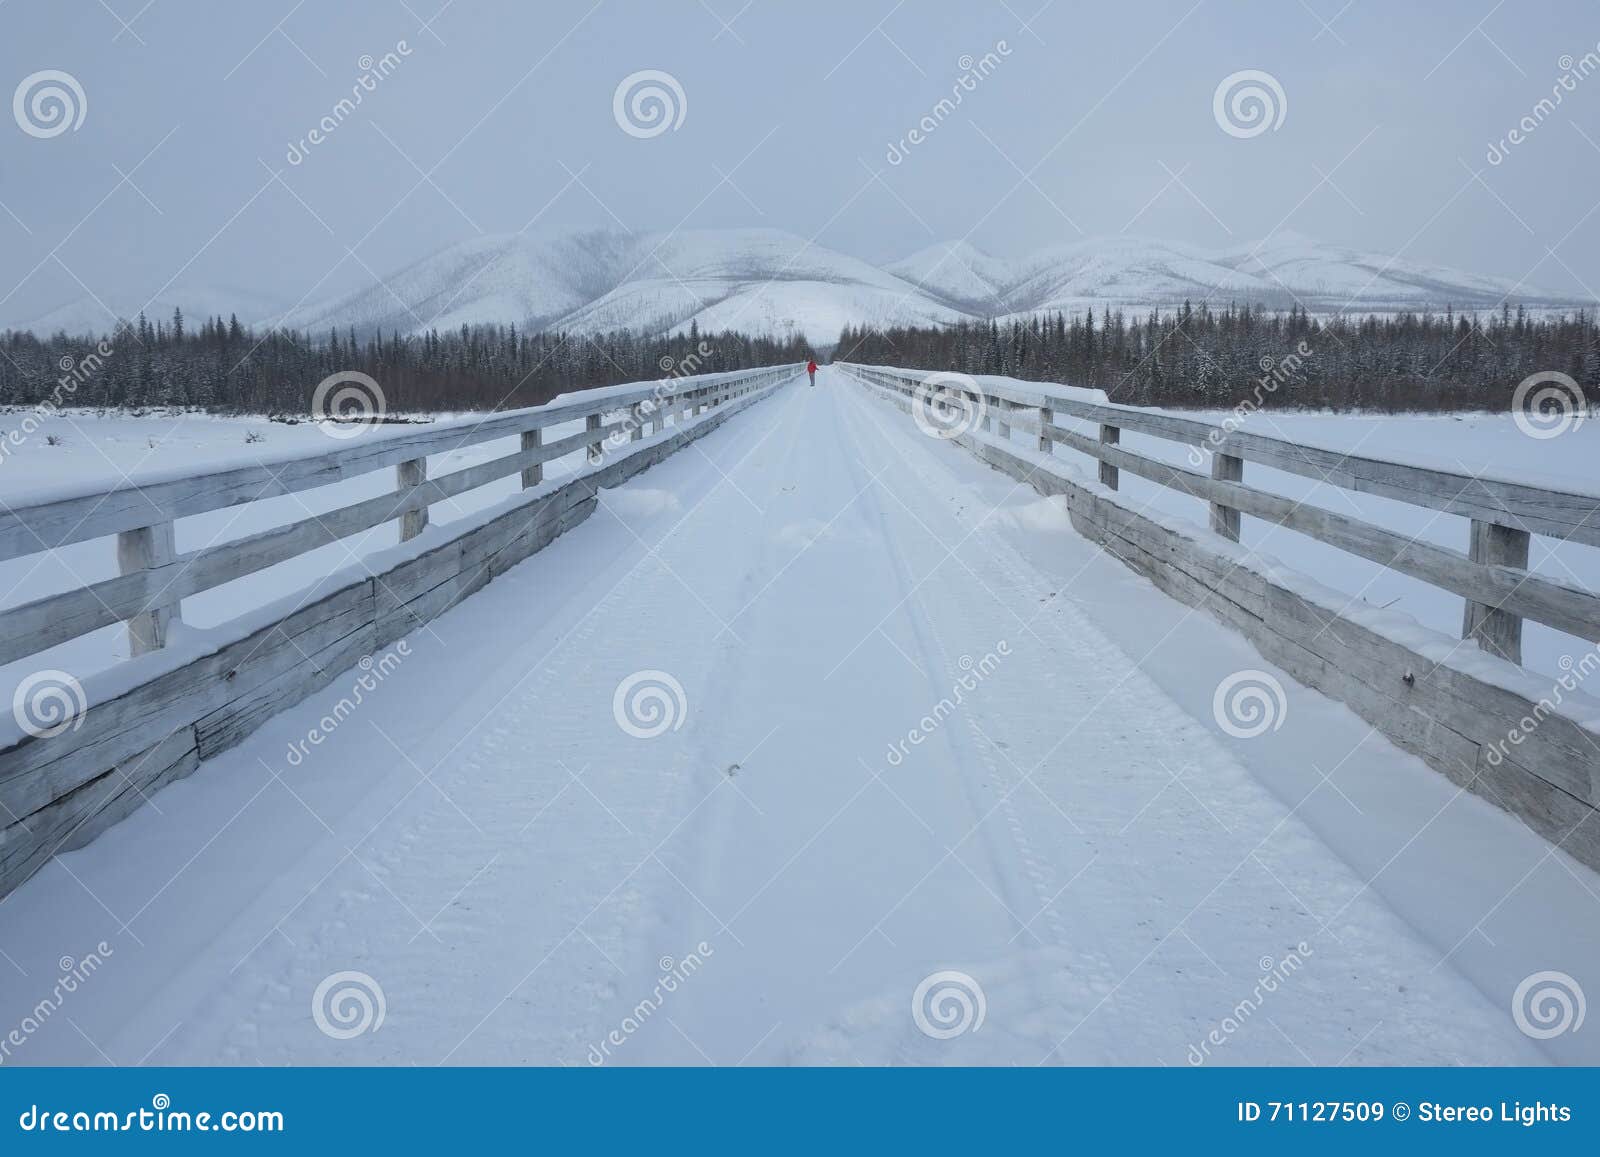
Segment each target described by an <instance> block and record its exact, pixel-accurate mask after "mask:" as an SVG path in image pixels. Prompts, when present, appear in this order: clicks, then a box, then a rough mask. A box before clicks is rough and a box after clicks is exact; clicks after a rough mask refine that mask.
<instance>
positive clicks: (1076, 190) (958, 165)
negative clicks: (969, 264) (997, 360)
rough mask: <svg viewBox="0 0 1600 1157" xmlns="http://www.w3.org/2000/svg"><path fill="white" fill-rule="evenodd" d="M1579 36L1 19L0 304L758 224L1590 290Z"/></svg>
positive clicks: (312, 287) (513, 17)
mask: <svg viewBox="0 0 1600 1157" xmlns="http://www.w3.org/2000/svg"><path fill="white" fill-rule="evenodd" d="M124 22H125V23H124ZM402 41H403V42H405V46H406V52H407V53H408V54H407V55H401V54H399V53H398V51H397V46H398V45H399V44H400V43H401V42H402ZM1001 41H1004V42H1005V46H1006V49H1007V54H1005V55H1003V56H999V55H998V54H997V59H998V61H999V63H998V67H996V68H994V69H993V71H992V73H991V74H990V75H988V76H986V77H985V78H983V79H982V80H981V81H978V82H976V83H975V84H974V85H973V87H972V89H971V90H970V91H965V92H964V93H963V97H962V102H961V105H960V107H959V108H958V109H956V110H955V111H954V112H953V113H951V114H950V115H948V116H945V117H943V118H942V120H941V123H939V124H938V127H937V129H936V130H935V131H934V132H932V133H931V134H930V135H929V136H928V137H927V139H926V140H925V141H923V142H922V143H921V144H918V145H915V146H913V147H912V148H911V149H910V150H909V151H908V154H907V155H906V156H905V158H904V160H903V161H901V163H899V164H894V165H891V164H889V163H888V162H887V160H886V159H885V158H886V152H887V150H888V147H889V145H890V143H891V142H897V141H902V140H903V139H904V138H905V136H906V134H907V131H908V130H909V129H911V128H912V127H913V126H914V125H915V124H916V123H917V121H918V120H919V119H920V118H921V117H923V116H924V115H926V114H931V113H932V112H933V110H934V106H935V105H936V103H937V102H938V101H939V100H940V99H941V97H945V96H948V95H950V94H951V92H952V90H953V88H954V86H955V85H956V83H957V78H958V77H959V76H960V75H961V74H962V65H963V63H964V62H963V58H964V57H970V58H974V59H978V58H981V57H982V56H983V55H984V54H985V53H988V52H996V51H997V45H998V44H999V42H1001ZM1597 44H1600V8H1597V7H1596V5H1595V4H1594V3H1592V0H1548V2H1541V0H1523V2H1519V3H1514V4H1513V3H1496V2H1495V0H1462V2H1457V3H1447V2H1442V0H1441V2H1429V3H1409V4H1401V3H1380V2H1379V0H1349V2H1348V3H1347V2H1346V0H1246V2H1236V3H1224V2H1222V0H1199V2H1196V0H1177V2H1173V3H1168V2H1164V0H1120V2H1118V3H1106V2H1104V0H1099V2H1096V3H1080V2H1076V0H1054V2H1053V3H1050V2H1046V0H1005V2H1004V3H1001V2H999V0H994V2H985V0H970V2H956V0H938V2H922V3H917V2H902V3H896V0H844V2H836V0H805V2H792V3H791V2H786V0H784V2H780V0H753V2H751V3H748V4H746V3H745V2H744V0H680V2H666V0H658V2H645V0H598V2H595V0H553V2H552V0H545V2H540V3H512V2H510V0H455V2H454V3H445V2H444V0H364V2H352V3H341V4H339V5H337V6H335V5H333V4H331V3H318V2H316V0H311V2H304V3H298V4H297V3H296V2H295V0H238V2H233V3H215V2H204V0H149V2H148V3H147V2H146V0H0V81H3V85H0V89H3V94H11V93H13V91H14V90H15V88H16V86H18V85H19V84H21V83H22V82H23V81H24V79H25V78H27V77H30V76H32V75H33V74H35V73H38V72H40V71H41V70H48V69H53V70H60V71H63V72H66V73H68V74H70V75H71V77H72V78H74V79H75V80H76V81H77V83H78V85H79V86H80V87H81V89H82V92H83V96H84V102H85V109H84V112H83V119H82V123H81V124H80V125H78V126H77V127H76V128H75V129H69V130H68V131H64V132H60V133H58V134H56V135H35V134H48V133H50V132H51V131H52V130H53V129H54V128H56V127H58V126H59V122H55V123H51V122H48V121H45V122H43V123H40V122H38V121H30V124H31V125H32V128H33V132H32V133H30V132H28V131H24V127H23V125H22V124H21V121H20V120H18V118H17V117H15V116H13V117H11V118H0V125H3V126H4V128H3V130H0V280H3V282H4V284H3V285H0V294H3V295H7V300H6V301H5V302H4V303H3V304H0V317H8V318H15V317H19V316H31V315H34V314H38V313H42V312H44V311H45V310H46V309H48V308H50V307H53V306H55V305H57V304H59V303H60V302H62V301H64V300H67V299H69V298H74V297H79V296H82V295H83V293H84V287H87V288H88V289H92V290H94V291H96V292H99V293H106V294H108V295H109V294H112V293H119V292H127V291H135V292H139V291H143V292H154V291H155V290H157V289H159V288H160V287H161V286H162V285H164V284H165V283H167V282H169V281H172V282H173V283H174V284H175V285H178V286H185V285H195V284H213V285H218V284H220V285H232V286H239V287H243V288H252V289H259V290H262V291H265V292H267V293H270V294H272V295H275V296H277V297H280V298H282V299H285V300H288V301H293V300H295V299H297V298H300V297H302V296H306V295H310V296H311V297H312V298H313V299H315V298H321V297H326V296H330V295H332V294H334V293H338V292H343V291H347V290H351V289H355V288H359V287H362V286H365V285H370V284H372V283H373V281H374V280H375V276H376V275H383V274H387V273H389V272H391V271H393V270H394V269H396V268H397V267H399V266H400V265H402V264H404V263H406V262H408V261H411V260H413V259H415V258H417V257H420V256H423V255H425V254H427V253H429V252H431V251H433V250H435V249H438V248H440V247H442V246H444V245H447V244H450V243H452V242H455V241H459V240H463V239H465V238H468V237H472V236H474V235H476V234H477V233H479V232H489V233H496V232H512V231H515V230H518V229H521V228H523V227H524V226H525V225H527V224H528V222H529V221H530V219H533V218H535V217H536V216H537V217H538V219H539V221H540V222H541V223H546V224H550V225H605V226H617V225H618V224H619V223H620V224H622V225H625V226H626V227H628V228H630V229H639V230H655V229H670V228H674V227H677V226H680V225H683V226H704V227H718V226H730V225H752V224H753V225H765V226H772V227H776V228H782V229H787V230H791V231H793V232H795V233H798V234H800V235H802V236H804V237H807V238H812V237H814V238H816V240H817V241H818V242H819V243H821V244H825V245H829V246H832V247H834V248H838V249H842V250H844V251H846V252H850V253H854V254H857V255H859V256H862V257H866V258H868V259H871V260H880V261H881V260H887V259H892V258H896V257H900V256H904V255H905V254H907V253H909V252H911V251H913V250H915V249H917V248H920V247H922V246H923V245H926V244H928V243H930V242H932V241H934V240H948V239H956V238H962V237H968V238H969V239H970V240H971V241H972V242H973V243H975V244H977V245H979V246H980V247H982V248H986V249H988V250H990V251H992V252H996V253H1000V254H1016V253H1021V252H1024V251H1027V250H1030V249H1034V248H1038V247H1041V246H1043V245H1048V244H1054V243H1059V242H1063V241H1071V240H1075V239H1078V238H1080V237H1083V236H1085V235H1096V234H1116V233H1122V232H1132V233H1138V234H1143V235H1147V236H1154V237H1164V238H1172V239H1177V240H1183V241H1189V242H1193V243H1196V244H1200V245H1204V246H1213V247H1222V246H1227V245H1231V244H1235V243H1238V242H1243V241H1253V240H1256V239H1258V238H1260V237H1262V236H1263V235H1266V234H1268V233H1271V232H1274V231H1281V230H1285V229H1292V230H1294V231H1296V232H1299V233H1303V234H1307V235H1310V236H1312V237H1316V238H1319V239H1322V240H1325V241H1330V242H1335V243H1340V244H1347V245H1351V246H1355V247H1359V248H1366V249H1373V250H1378V251H1381V252H1384V253H1389V254H1393V253H1403V254H1404V256H1406V257H1408V258H1411V259H1415V260H1422V261H1434V262H1437V263H1440V264H1448V265H1453V266H1459V267H1463V268H1467V269H1470V270H1473V271H1476V272H1482V273H1492V274H1497V275H1503V276H1507V277H1511V278H1525V279H1526V280H1527V282H1528V283H1529V284H1530V285H1532V286H1538V287H1545V288H1550V289H1555V290H1558V291H1563V292H1572V293H1575V294H1582V295H1583V296H1588V297H1592V296H1594V295H1595V289H1596V288H1600V268H1597V263H1596V258H1597V256H1600V211H1597V201H1600V73H1597V74H1595V75H1591V76H1588V77H1586V78H1583V79H1578V80H1575V81H1570V83H1569V88H1568V89H1567V90H1563V93H1562V103H1561V105H1560V106H1559V107H1558V108H1555V109H1554V110H1553V111H1550V110H1546V111H1545V112H1544V113H1539V112H1536V111H1535V106H1536V105H1537V104H1538V102H1539V101H1540V100H1541V99H1542V98H1546V97H1549V96H1550V95H1551V93H1552V91H1553V90H1554V89H1557V88H1558V87H1560V85H1559V81H1560V78H1561V77H1562V76H1563V75H1564V73H1566V70H1567V69H1568V68H1571V69H1573V70H1574V71H1576V69H1577V68H1579V67H1581V64H1579V63H1576V62H1581V58H1582V57H1583V56H1584V54H1585V53H1600V48H1597ZM389 52H396V53H397V59H398V66H397V67H395V68H394V69H393V71H392V72H391V74H390V75H388V76H386V77H384V78H383V79H381V80H379V81H377V82H376V83H375V85H374V87H373V88H372V90H371V91H369V92H366V93H364V95H363V100H362V103H361V105H360V107H359V108H357V109H356V110H355V111H354V112H353V113H350V114H349V115H347V116H343V117H342V118H340V120H339V123H338V126H337V128H336V129H335V130H334V131H333V132H331V133H330V134H329V135H328V136H327V137H326V139H324V140H323V141H322V142H321V143H320V144H315V145H312V146H311V147H310V148H309V149H306V150H305V152H304V156H303V159H302V160H301V161H300V162H299V163H297V164H291V163H289V161H288V160H287V159H286V154H287V153H288V151H289V147H290V144H291V142H301V141H303V140H304V139H305V138H306V136H307V134H308V132H309V131H310V130H311V129H312V128H314V127H315V126H316V125H317V123H318V121H319V120H321V119H322V118H323V117H325V116H329V115H330V114H332V112H333V109H334V106H335V105H336V104H337V102H338V101H339V100H340V99H341V98H342V97H346V96H348V95H349V94H350V92H351V90H352V88H353V87H354V86H356V84H357V81H358V78H359V77H360V76H361V75H362V65H363V63H364V62H363V59H362V58H363V57H372V58H381V57H382V56H383V55H384V54H385V53H389ZM1563 58H1569V59H1565V60H1564V59H1563ZM643 69H657V70H661V71H663V72H666V73H669V74H670V75H671V76H672V77H673V78H674V79H675V80H676V81H677V82H678V84H679V85H680V86H681V89H682V92H683V96H684V101H683V109H682V112H683V119H682V123H681V124H680V125H678V126H677V127H676V128H673V129H669V130H668V131H665V132H662V133H660V134H658V135H655V136H650V137H647V138H642V137H639V136H634V135H630V134H629V133H627V132H625V131H623V129H622V128H620V127H619V125H618V122H617V120H616V119H615V118H614V116H613V95H614V92H615V90H616V89H617V86H618V84H619V82H620V81H621V80H622V79H623V78H624V77H625V76H627V75H629V74H631V73H633V72H636V71H639V70H643ZM1245 69H1255V70H1261V71H1264V72H1266V73H1269V74H1270V75H1271V76H1272V77H1273V78H1274V79H1275V80H1276V81H1277V83H1278V84H1279V86H1281V90H1282V93H1283V101H1282V106H1283V118H1282V123H1281V124H1279V125H1277V127H1276V128H1272V129H1269V130H1268V131H1265V132H1262V133H1260V134H1259V135H1255V136H1236V135H1230V134H1229V133H1228V132H1225V131H1223V129H1222V128H1221V127H1220V126H1219V123H1218V121H1217V119H1216V118H1215V116H1214V108H1213V96H1214V94H1215V92H1216V90H1217V88H1218V85H1219V83H1220V82H1221V81H1222V80H1223V79H1224V78H1225V77H1227V76H1229V75H1230V74H1232V73H1235V72H1238V71H1240V70H1245ZM1567 75H1569V77H1570V75H1571V74H1570V73H1567ZM40 83H44V82H40ZM35 87H37V84H36V85H35ZM69 96H72V94H70V93H69ZM73 99H75V97H73ZM14 111H15V110H14ZM33 116H34V113H33V111H32V110H31V109H30V108H29V107H28V105H27V104H26V102H25V103H24V106H23V114H22V119H28V118H30V117H33ZM1524 117H1534V118H1535V119H1536V120H1537V121H1538V123H1537V127H1536V128H1535V129H1534V130H1533V131H1532V132H1531V133H1529V134H1528V135H1527V136H1526V139H1525V140H1523V141H1522V142H1521V143H1519V144H1514V145H1510V146H1509V148H1506V149H1505V150H1504V152H1505V155H1504V157H1503V159H1502V160H1501V161H1500V163H1498V164H1490V163H1489V161H1488V159H1487V157H1486V154H1487V153H1488V151H1489V146H1490V143H1491V142H1501V141H1503V139H1504V138H1506V136H1507V134H1508V132H1509V131H1510V130H1512V129H1513V128H1515V127H1516V126H1517V125H1518V122H1519V121H1521V120H1522V119H1523V118H1524ZM13 122H16V123H13ZM1250 127H1251V126H1246V127H1245V131H1248V129H1249V128H1250ZM274 174H277V176H274ZM874 174H877V175H876V176H874Z"/></svg>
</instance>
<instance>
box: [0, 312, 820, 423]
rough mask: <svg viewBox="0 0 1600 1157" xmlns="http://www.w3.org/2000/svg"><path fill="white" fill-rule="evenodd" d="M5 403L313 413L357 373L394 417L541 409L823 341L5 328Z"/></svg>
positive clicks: (771, 360)
mask: <svg viewBox="0 0 1600 1157" xmlns="http://www.w3.org/2000/svg"><path fill="white" fill-rule="evenodd" d="M0 353H3V354H4V356H3V357H0V406H34V405H39V404H41V403H43V404H50V405H54V406H58V407H79V406H82V407H127V408H131V409H139V408H148V407H157V406H163V407H165V406H176V407H193V408H199V409H205V410H210V411H215V412H219V413H249V414H269V415H286V416H305V415H307V414H308V413H309V412H310V407H311V399H312V395H313V393H314V392H315V390H316V387H317V384H318V383H319V382H321V381H322V380H323V379H324V378H325V377H327V376H328V375H329V374H333V373H338V372H342V371H349V370H356V371H359V372H361V373H365V374H368V375H370V376H371V377H372V378H373V379H374V380H375V381H376V382H377V383H378V384H379V386H380V388H381V389H382V390H383V396H384V401H385V404H386V408H387V410H388V411H389V412H390V413H417V412H437V411H442V410H492V409H510V408H515V407H519V406H536V405H540V404H542V403H544V402H547V401H549V400H550V399H551V398H553V397H555V396H556V395H557V394H563V393H569V392H571V391H573V390H581V389H587V388H590V387H594V386H608V385H615V384H618V383H621V382H642V381H655V380H658V379H660V378H663V377H666V376H669V375H689V374H709V373H717V372H720V371H723V370H737V369H746V368H749V367H753V366H763V365H777V364H783V363H787V362H798V361H804V360H805V359H806V358H807V357H809V356H810V355H811V348H810V346H808V345H807V344H806V342H805V341H804V340H803V339H790V340H787V341H781V340H773V339H767V338H752V337H745V336H742V335H739V334H731V333H723V334H706V335H702V334H701V333H700V332H699V330H698V327H696V326H694V325H692V324H691V326H690V330H689V332H688V333H687V334H685V335H682V336H679V337H641V336H638V335H636V334H632V333H628V332H625V331H619V332H616V333H608V334H599V335H595V334H573V333H563V332H552V333H546V332H533V333H522V332H519V331H518V330H517V328H516V327H515V326H494V325H489V326H476V327H470V328H469V327H465V326H464V327H462V328H461V329H460V330H457V331H452V332H446V333H440V332H437V331H430V332H429V333H427V334H424V335H421V336H413V337H402V336H400V335H398V334H394V335H390V336H387V337H385V336H383V335H381V334H379V335H373V336H369V337H367V338H365V339H364V340H362V339H358V337H357V335H355V334H354V333H344V334H341V333H339V332H338V331H333V332H331V333H329V334H327V335H326V336H325V337H323V338H321V339H313V338H312V337H311V336H309V335H305V334H297V333H293V332H285V331H277V330H270V331H268V332H266V333H262V334H254V333H251V332H250V331H249V330H247V329H245V328H244V327H243V326H241V325H240V324H239V322H238V319H237V318H233V319H230V320H227V321H224V320H223V319H222V318H210V319H207V320H206V321H204V322H202V323H201V324H200V325H199V326H191V325H189V324H188V323H187V322H186V320H185V319H184V318H183V316H182V314H181V313H177V312H175V313H174V315H173V316H172V317H171V318H170V319H168V320H166V321H162V322H158V323H155V324H152V323H151V322H149V321H148V320H147V319H145V318H144V317H143V316H141V317H140V318H139V319H138V320H137V321H136V322H134V323H129V324H123V325H121V326H119V327H118V328H117V329H116V331H115V332H114V333H112V334H111V335H110V336H108V337H107V338H105V339H103V340H102V341H99V342H97V341H96V340H95V339H93V338H90V337H80V338H74V337H69V336H67V335H66V334H57V335H55V336H53V337H48V338H43V339H41V338H38V337H36V336H34V335H33V334H31V333H25V332H8V333H4V334H0Z"/></svg>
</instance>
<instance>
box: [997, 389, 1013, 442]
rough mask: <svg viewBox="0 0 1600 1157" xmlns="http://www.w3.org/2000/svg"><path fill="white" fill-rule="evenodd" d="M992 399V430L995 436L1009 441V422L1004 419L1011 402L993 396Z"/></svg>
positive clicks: (1008, 412) (1009, 409)
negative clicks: (993, 416) (993, 415)
mask: <svg viewBox="0 0 1600 1157" xmlns="http://www.w3.org/2000/svg"><path fill="white" fill-rule="evenodd" d="M992 401H993V402H994V414H995V418H994V432H995V436H996V437H998V438H1001V439H1002V440H1005V441H1010V439H1011V423H1010V422H1008V421H1006V417H1007V415H1008V414H1010V412H1011V404H1010V403H1009V402H1007V401H1006V400H1005V399H1004V398H994V399H992Z"/></svg>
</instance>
